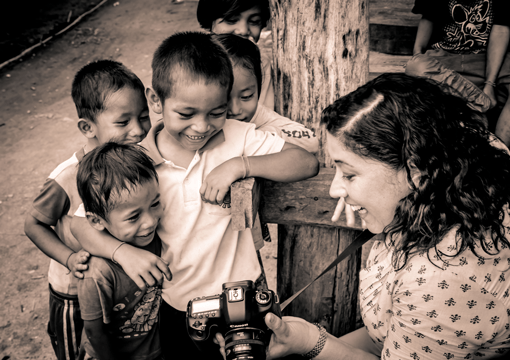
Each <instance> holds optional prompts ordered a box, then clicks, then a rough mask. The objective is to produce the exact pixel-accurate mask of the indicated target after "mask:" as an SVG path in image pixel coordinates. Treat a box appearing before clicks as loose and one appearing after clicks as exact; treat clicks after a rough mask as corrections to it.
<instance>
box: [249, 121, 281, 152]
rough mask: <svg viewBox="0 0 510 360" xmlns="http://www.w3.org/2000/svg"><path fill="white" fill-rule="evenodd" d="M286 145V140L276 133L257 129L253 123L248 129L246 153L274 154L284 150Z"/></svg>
mask: <svg viewBox="0 0 510 360" xmlns="http://www.w3.org/2000/svg"><path fill="white" fill-rule="evenodd" d="M250 125H251V124H250ZM284 145H285V141H284V140H283V139H282V138H281V137H279V136H277V135H276V134H275V133H271V132H266V131H260V130H256V129H255V125H252V126H250V127H249V128H248V129H247V131H246V139H245V146H244V155H246V156H258V155H267V154H274V153H278V152H280V151H282V149H283V146H284Z"/></svg>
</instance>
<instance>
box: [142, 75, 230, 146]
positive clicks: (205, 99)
mask: <svg viewBox="0 0 510 360" xmlns="http://www.w3.org/2000/svg"><path fill="white" fill-rule="evenodd" d="M158 103H159V104H156V108H155V107H154V106H153V110H154V112H156V113H161V114H162V115H163V122H164V125H165V127H164V131H166V132H167V133H168V134H169V135H170V138H171V139H173V140H175V142H176V143H178V144H179V145H180V147H181V148H183V149H185V150H188V151H196V150H199V149H201V148H202V147H203V146H205V144H207V142H208V141H209V139H210V138H211V137H213V136H214V135H215V134H217V133H218V132H219V131H220V130H221V129H222V128H223V125H224V124H225V119H226V115H227V105H228V96H227V89H226V88H225V87H224V86H221V85H220V84H219V83H217V82H209V83H206V82H205V81H204V80H190V81H189V82H186V83H185V82H184V81H176V83H175V84H173V85H172V94H171V95H170V97H169V98H167V99H165V101H164V104H160V102H159V101H158ZM151 104H152V102H151ZM161 105H162V106H161Z"/></svg>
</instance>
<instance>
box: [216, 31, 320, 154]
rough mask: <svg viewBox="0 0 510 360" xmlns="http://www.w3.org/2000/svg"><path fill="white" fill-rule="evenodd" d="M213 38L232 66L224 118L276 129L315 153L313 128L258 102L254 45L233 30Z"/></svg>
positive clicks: (258, 68) (259, 78)
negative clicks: (222, 48)
mask: <svg viewBox="0 0 510 360" xmlns="http://www.w3.org/2000/svg"><path fill="white" fill-rule="evenodd" d="M215 38H216V39H217V40H218V41H219V42H220V43H221V44H222V45H223V47H224V48H225V50H226V51H227V53H228V55H229V57H230V60H231V61H232V67H233V70H234V85H233V86H232V91H231V92H230V100H229V104H228V118H229V119H235V120H239V121H243V122H251V123H253V124H255V126H256V128H257V130H262V131H269V132H273V133H276V134H277V135H278V136H280V137H281V138H283V139H284V140H285V141H286V142H289V143H292V144H294V145H298V146H300V147H302V148H303V149H305V150H307V151H308V152H311V153H316V152H317V151H318V149H319V140H318V139H317V137H316V135H315V131H313V130H311V129H308V128H306V127H305V126H304V125H302V124H300V123H297V122H295V121H292V120H290V119H288V118H286V117H283V116H281V115H279V114H278V113H276V112H275V111H273V110H271V109H268V108H267V107H266V106H264V105H262V104H261V103H260V101H259V96H260V93H261V90H260V89H261V85H262V83H263V75H262V69H261V66H260V64H261V61H260V52H259V50H258V48H257V45H255V44H254V43H253V42H251V41H250V40H248V39H246V38H243V37H240V36H237V35H234V34H221V35H215Z"/></svg>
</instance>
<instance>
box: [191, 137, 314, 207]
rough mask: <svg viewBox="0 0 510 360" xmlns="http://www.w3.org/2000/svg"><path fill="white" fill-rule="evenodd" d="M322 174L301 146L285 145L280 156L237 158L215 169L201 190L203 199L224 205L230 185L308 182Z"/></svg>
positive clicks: (312, 157) (276, 154) (311, 157)
mask: <svg viewBox="0 0 510 360" xmlns="http://www.w3.org/2000/svg"><path fill="white" fill-rule="evenodd" d="M318 172H319V162H318V161H317V159H316V158H315V156H314V155H312V154H311V153H309V152H308V151H306V150H303V149H302V148H300V147H299V146H296V145H293V144H289V143H285V145H284V146H283V148H282V150H281V151H280V152H278V153H274V154H268V155H259V156H248V157H244V159H243V157H235V158H232V159H230V160H227V161H225V162H224V163H223V164H221V165H219V166H217V167H216V168H215V169H213V170H212V171H211V172H210V173H209V174H208V175H207V177H206V179H205V180H204V183H203V184H202V187H201V188H200V194H201V195H202V200H203V201H206V202H210V203H212V204H221V203H222V202H223V198H224V197H225V194H226V193H227V191H228V190H229V188H230V185H231V184H232V183H233V182H234V181H236V180H238V179H242V178H244V177H261V178H264V179H268V180H273V181H279V182H293V181H299V180H304V179H308V178H310V177H312V176H315V175H317V173H318Z"/></svg>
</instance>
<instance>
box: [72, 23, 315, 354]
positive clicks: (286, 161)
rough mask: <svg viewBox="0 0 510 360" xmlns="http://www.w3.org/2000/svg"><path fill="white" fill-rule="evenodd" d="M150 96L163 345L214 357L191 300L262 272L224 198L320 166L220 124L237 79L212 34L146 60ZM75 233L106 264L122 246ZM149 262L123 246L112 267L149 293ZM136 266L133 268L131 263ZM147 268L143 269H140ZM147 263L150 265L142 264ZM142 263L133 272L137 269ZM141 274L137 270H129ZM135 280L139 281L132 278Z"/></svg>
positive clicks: (77, 224)
mask: <svg viewBox="0 0 510 360" xmlns="http://www.w3.org/2000/svg"><path fill="white" fill-rule="evenodd" d="M152 69H153V77H152V85H153V88H149V89H147V90H146V95H147V99H148V101H149V104H150V106H151V108H152V110H153V111H154V112H155V113H157V114H161V115H162V117H163V119H162V121H160V122H158V123H157V124H155V126H154V127H153V129H152V131H151V132H150V133H149V135H148V136H147V138H146V140H145V141H144V142H142V145H143V146H144V147H145V148H146V149H147V150H148V154H149V155H150V156H151V157H152V159H153V160H154V162H155V164H156V170H157V172H158V176H159V181H160V192H161V196H162V204H163V206H164V208H165V210H164V214H163V217H162V218H161V221H160V225H159V227H158V230H157V232H158V234H159V236H160V238H161V240H162V243H163V247H162V255H161V257H162V258H163V259H164V260H165V261H167V262H168V263H169V264H170V269H171V271H172V275H173V278H172V281H164V282H163V294H162V296H163V299H164V300H165V303H164V304H162V308H161V316H162V321H161V330H162V332H161V338H162V346H163V353H164V354H165V356H167V357H170V356H171V355H172V354H173V355H175V352H176V351H184V353H185V354H186V359H202V358H204V357H206V358H208V359H211V358H215V356H216V355H217V356H219V358H221V356H220V355H219V352H216V351H215V352H214V353H200V352H198V351H197V350H196V348H195V346H194V345H193V343H192V342H191V340H190V339H189V337H188V334H187V328H186V323H185V321H184V319H185V310H186V306H187V303H188V301H189V300H191V299H193V298H195V297H198V296H204V295H213V294H218V293H220V292H221V289H222V287H221V286H222V284H223V283H225V282H231V281H238V280H252V281H254V282H256V281H257V280H259V282H260V277H261V269H260V265H259V263H258V260H257V254H256V251H255V247H254V244H253V238H252V234H251V231H250V230H246V231H242V232H238V231H234V230H233V229H232V225H231V216H230V203H229V202H228V201H224V200H225V194H226V193H227V192H228V190H229V188H230V185H231V184H232V183H233V182H234V181H236V180H238V179H242V178H244V177H248V176H256V177H262V178H266V179H270V180H274V181H298V180H301V179H305V178H308V177H311V176H314V175H316V174H317V172H318V162H317V160H316V158H315V157H314V156H313V155H312V154H310V153H308V152H307V151H305V150H303V149H301V148H299V147H298V146H295V145H292V144H288V143H285V142H284V141H283V140H282V139H281V138H279V137H277V136H275V135H273V134H272V133H268V132H261V131H258V130H255V125H253V124H248V123H243V122H239V121H235V120H226V114H227V107H228V95H229V93H230V91H231V88H232V83H233V73H232V66H231V63H230V60H229V58H228V55H227V54H226V52H225V51H224V50H223V48H222V47H221V45H219V44H218V43H217V42H216V41H215V40H213V39H212V37H211V35H210V34H205V33H198V32H197V33H194V32H189V33H178V34H175V35H173V36H171V37H169V38H167V39H166V40H165V41H164V42H163V43H162V44H161V45H160V46H159V48H158V49H157V50H156V52H155V54H154V58H153V61H152ZM73 233H74V234H75V235H76V236H77V238H78V240H79V241H80V242H81V243H82V245H84V247H85V248H86V249H87V250H89V251H90V252H91V253H92V254H95V255H99V256H102V257H108V258H109V257H111V255H112V252H113V250H114V249H115V248H116V247H117V246H118V245H119V242H118V241H117V240H115V239H114V238H112V237H105V236H104V234H100V233H98V232H94V230H93V229H92V228H91V227H87V226H84V222H83V220H81V221H80V220H77V219H74V220H73ZM147 259H150V255H149V254H145V253H142V251H140V250H139V249H135V248H132V247H129V246H128V245H125V246H122V247H121V248H119V249H118V251H117V252H116V253H115V260H116V261H117V262H118V263H119V264H121V265H122V266H123V268H124V269H125V270H126V272H127V273H128V275H129V274H131V275H132V276H131V275H130V276H131V277H132V278H133V280H135V281H137V280H138V281H139V279H140V277H141V278H143V280H144V281H145V282H147V283H148V284H149V285H151V283H153V282H154V278H153V277H152V276H150V275H149V274H156V277H157V278H158V279H159V278H160V277H161V275H158V274H157V273H158V268H157V267H156V266H154V265H152V264H155V263H157V261H158V259H156V258H155V257H154V259H153V261H152V262H151V261H147ZM135 264H136V265H135ZM144 264H145V265H144ZM146 264H151V265H150V266H146ZM137 265H138V266H137ZM135 266H137V269H135V270H133V267H135ZM135 278H136V279H135Z"/></svg>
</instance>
